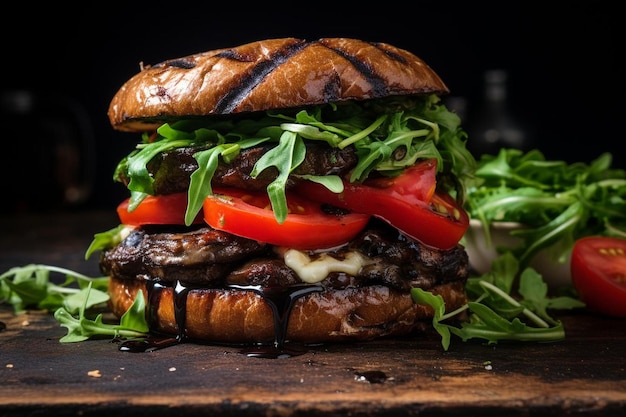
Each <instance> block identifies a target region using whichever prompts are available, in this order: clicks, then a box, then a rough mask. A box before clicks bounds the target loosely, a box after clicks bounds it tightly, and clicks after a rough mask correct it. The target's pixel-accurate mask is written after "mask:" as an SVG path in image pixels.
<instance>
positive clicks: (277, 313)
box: [229, 284, 322, 359]
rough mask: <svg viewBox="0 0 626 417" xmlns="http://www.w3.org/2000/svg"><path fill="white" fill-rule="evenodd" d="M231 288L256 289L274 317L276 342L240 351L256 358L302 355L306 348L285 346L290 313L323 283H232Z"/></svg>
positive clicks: (318, 290) (319, 288)
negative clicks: (270, 285)
mask: <svg viewBox="0 0 626 417" xmlns="http://www.w3.org/2000/svg"><path fill="white" fill-rule="evenodd" d="M229 288H233V289H238V290H243V291H254V292H256V293H257V294H259V295H261V297H263V299H264V300H265V301H266V302H267V303H268V304H269V305H270V307H271V308H272V313H273V317H274V335H275V336H274V344H273V345H258V346H254V347H246V348H244V349H242V350H241V351H240V352H241V353H243V354H244V355H247V356H250V357H255V358H268V359H279V358H289V357H292V356H298V355H302V354H303V353H306V350H301V349H295V348H290V347H286V346H285V342H286V337H287V327H288V325H289V315H290V313H291V310H292V308H293V305H294V303H295V302H296V300H297V299H298V298H300V297H302V296H305V295H307V294H310V293H313V292H320V291H322V286H321V285H310V284H301V285H292V286H289V287H276V288H271V287H269V288H266V287H261V286H260V285H247V286H240V285H231V286H229Z"/></svg>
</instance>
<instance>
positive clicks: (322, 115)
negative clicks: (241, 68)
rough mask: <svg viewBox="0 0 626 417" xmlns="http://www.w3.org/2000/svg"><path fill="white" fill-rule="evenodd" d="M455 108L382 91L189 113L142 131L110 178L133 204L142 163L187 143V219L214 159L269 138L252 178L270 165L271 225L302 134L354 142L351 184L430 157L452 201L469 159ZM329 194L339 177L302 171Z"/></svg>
mask: <svg viewBox="0 0 626 417" xmlns="http://www.w3.org/2000/svg"><path fill="white" fill-rule="evenodd" d="M460 124H461V120H460V118H459V117H458V115H457V114H455V113H453V112H450V111H449V110H448V109H447V108H446V107H445V105H443V104H442V103H440V98H439V97H438V96H436V95H428V96H418V97H405V96H402V97H390V98H386V99H375V100H369V101H367V102H364V103H358V102H352V101H348V102H343V103H331V104H327V105H320V106H312V107H308V108H306V109H302V110H300V111H298V112H297V113H296V114H295V115H287V114H284V113H277V114H275V113H273V112H270V111H268V112H265V113H264V114H263V116H262V117H260V118H257V119H252V118H245V119H236V118H232V119H228V120H224V119H218V120H207V119H192V120H183V121H178V122H175V123H172V124H167V123H166V124H164V125H162V126H161V127H159V128H158V129H157V132H156V135H149V134H148V133H145V134H144V135H143V140H142V143H141V144H139V145H138V147H137V148H136V149H134V150H133V151H132V152H131V153H130V155H128V156H127V157H126V158H124V159H123V160H122V161H121V162H120V164H119V165H118V167H117V168H116V171H115V174H114V180H116V181H120V182H124V181H123V180H122V179H123V178H127V179H129V181H128V189H129V190H130V194H131V198H130V202H129V210H130V211H132V210H134V209H135V208H136V207H137V206H138V205H139V204H140V203H141V201H142V200H143V199H144V198H146V197H147V196H148V195H153V194H154V182H155V178H154V177H153V176H152V175H150V173H149V170H148V164H149V163H150V161H151V160H152V159H153V158H154V156H156V155H158V154H159V153H161V152H168V151H172V150H174V149H177V148H188V147H191V148H195V149H196V150H197V151H195V153H194V158H195V159H196V160H197V162H198V169H197V170H196V171H195V172H193V174H192V175H191V182H190V185H189V190H188V205H187V213H186V214H185V221H186V223H187V225H189V224H191V223H192V222H193V220H194V218H195V217H196V215H197V214H198V212H199V211H200V210H201V208H202V203H203V201H204V199H205V198H206V197H207V196H209V195H211V194H212V189H211V178H212V177H213V175H214V173H215V170H216V169H217V166H218V162H219V159H220V158H222V159H223V160H224V161H230V160H232V159H233V158H235V157H236V156H237V155H238V154H239V152H240V151H241V150H242V149H246V148H249V147H252V146H256V145H259V144H261V143H266V142H271V143H274V144H277V145H276V146H274V147H273V148H272V149H271V150H270V151H269V152H267V153H265V154H264V155H263V156H262V157H261V158H260V159H259V160H258V161H257V163H256V164H255V166H254V168H253V170H252V172H251V176H252V177H253V178H255V177H256V176H258V175H259V174H260V173H261V172H263V171H264V170H265V169H268V168H270V167H273V168H275V169H276V170H277V172H278V176H277V178H276V179H275V180H274V181H273V182H272V183H271V184H270V185H269V186H268V187H267V190H268V196H269V198H270V201H271V204H272V209H273V210H274V214H275V217H276V219H277V220H278V222H279V223H282V222H284V220H285V217H286V215H287V201H286V197H285V186H286V183H287V178H288V177H289V176H290V175H294V173H293V171H294V170H295V169H296V168H297V167H298V166H299V165H300V164H301V163H302V162H303V161H304V158H305V153H306V148H305V144H304V140H305V139H306V140H309V141H322V142H325V143H326V144H328V145H329V146H331V147H333V148H339V149H343V148H345V147H347V146H354V147H355V148H356V153H357V157H358V163H357V165H356V167H355V168H354V170H353V172H352V176H351V178H350V181H351V182H354V181H363V180H364V179H366V178H367V177H368V176H369V174H370V173H371V172H372V171H378V172H380V173H382V174H383V175H390V176H393V175H397V174H398V173H400V172H401V171H402V169H403V168H405V167H407V166H410V165H413V164H414V163H415V161H417V160H418V159H430V158H434V159H436V160H437V170H438V172H437V176H438V186H439V187H440V189H441V190H442V191H444V190H445V191H447V192H448V193H450V194H451V195H454V196H455V197H456V196H458V198H459V199H461V200H462V199H463V198H464V190H463V189H462V186H463V179H464V178H465V177H468V176H469V175H471V173H472V172H473V170H474V168H475V164H476V161H475V159H474V157H473V156H472V155H471V153H470V152H469V151H468V150H467V149H466V147H465V139H466V137H467V134H466V132H465V131H464V130H463V129H461V127H460ZM306 178H307V179H308V180H310V181H315V182H318V183H320V184H322V185H324V186H326V187H327V188H328V189H330V190H331V191H333V192H341V191H342V190H343V183H342V181H341V179H340V178H339V177H338V176H336V175H325V176H310V175H309V176H307V177H306Z"/></svg>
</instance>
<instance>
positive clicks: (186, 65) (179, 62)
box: [154, 58, 196, 69]
mask: <svg viewBox="0 0 626 417" xmlns="http://www.w3.org/2000/svg"><path fill="white" fill-rule="evenodd" d="M166 64H167V66H170V67H175V68H181V69H192V68H194V67H195V66H196V63H195V62H193V61H190V60H188V59H185V58H181V59H175V60H173V61H169V62H167V63H160V64H157V65H155V66H154V68H160V67H163V66H165V65H166Z"/></svg>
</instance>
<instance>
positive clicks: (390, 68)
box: [108, 38, 448, 132]
mask: <svg viewBox="0 0 626 417" xmlns="http://www.w3.org/2000/svg"><path fill="white" fill-rule="evenodd" d="M428 93H435V94H442V93H448V88H447V86H446V85H445V84H444V83H443V81H442V80H441V79H440V78H439V76H438V75H437V74H436V73H435V72H434V71H433V70H432V69H431V68H430V67H429V66H428V65H427V64H426V63H425V62H424V61H422V60H421V59H420V58H418V57H417V56H415V55H413V54H412V53H410V52H408V51H406V50H403V49H399V48H396V47H394V46H392V45H389V44H386V43H377V42H365V41H362V40H357V39H347V38H322V39H319V40H317V41H306V40H303V39H296V38H284V39H270V40H263V41H258V42H252V43H248V44H245V45H241V46H238V47H234V48H228V49H218V50H214V51H208V52H203V53H199V54H195V55H190V56H187V57H183V58H178V59H171V60H168V61H165V62H162V63H160V64H157V65H153V66H148V67H144V68H143V69H142V71H141V72H139V73H138V74H136V75H135V76H133V77H132V78H131V79H130V80H128V81H127V82H126V83H125V84H124V85H123V86H122V87H121V89H120V90H119V91H118V92H117V93H116V95H115V96H114V97H113V100H112V101H111V104H110V106H109V111H108V116H109V120H110V122H111V124H112V126H113V128H115V129H116V130H120V131H128V132H142V131H151V130H154V129H155V128H157V127H158V126H160V125H161V124H162V123H164V122H166V121H168V120H175V119H179V118H181V117H196V116H206V115H226V114H237V113H242V112H253V111H263V110H270V109H277V108H290V107H301V106H307V105H314V104H323V103H329V102H336V101H343V100H364V99H372V98H379V97H385V96H392V95H407V94H428Z"/></svg>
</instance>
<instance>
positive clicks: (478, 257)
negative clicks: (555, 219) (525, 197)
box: [461, 219, 572, 289]
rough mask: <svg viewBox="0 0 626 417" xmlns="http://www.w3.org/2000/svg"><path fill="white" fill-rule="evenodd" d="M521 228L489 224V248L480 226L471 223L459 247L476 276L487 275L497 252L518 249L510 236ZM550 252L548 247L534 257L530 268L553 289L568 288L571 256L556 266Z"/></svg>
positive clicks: (513, 225)
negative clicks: (463, 248) (465, 253)
mask: <svg viewBox="0 0 626 417" xmlns="http://www.w3.org/2000/svg"><path fill="white" fill-rule="evenodd" d="M522 228H524V225H522V224H521V223H516V222H492V223H491V224H490V229H489V233H490V235H491V245H488V244H487V240H486V237H485V233H484V230H483V225H482V222H481V221H479V220H476V219H472V220H470V227H469V228H468V229H467V232H466V233H465V236H463V240H462V242H461V243H463V244H464V245H465V250H466V251H467V254H468V256H469V262H470V266H471V267H472V269H473V270H474V271H476V272H477V273H479V274H484V273H486V272H489V270H491V263H492V262H493V260H494V259H495V258H497V257H498V252H497V250H496V248H498V247H504V248H511V249H513V248H514V247H516V246H517V245H519V244H520V243H521V240H520V239H519V238H517V237H515V236H511V235H510V232H511V231H512V230H516V229H522ZM550 250H551V247H549V248H546V249H545V250H543V251H541V252H539V253H538V254H537V255H535V257H534V258H533V259H532V260H531V262H530V266H531V267H533V268H534V269H535V270H536V271H537V272H538V273H540V274H541V275H542V277H543V280H544V281H545V282H546V284H547V285H548V287H550V288H552V289H555V288H559V287H564V286H571V285H572V278H571V273H570V256H568V258H567V259H566V260H565V262H559V261H558V260H556V259H555V258H554V257H553V256H551V253H550ZM555 250H556V248H555Z"/></svg>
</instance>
